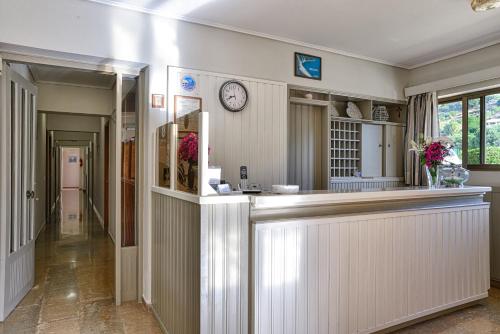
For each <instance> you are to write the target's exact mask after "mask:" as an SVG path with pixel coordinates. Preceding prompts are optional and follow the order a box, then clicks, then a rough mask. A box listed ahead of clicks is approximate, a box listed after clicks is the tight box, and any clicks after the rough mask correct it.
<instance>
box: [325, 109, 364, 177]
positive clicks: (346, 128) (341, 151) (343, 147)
mask: <svg viewBox="0 0 500 334" xmlns="http://www.w3.org/2000/svg"><path fill="white" fill-rule="evenodd" d="M360 126H361V124H360V123H355V122H350V121H343V120H334V119H332V120H330V177H348V176H353V173H354V172H356V171H357V170H359V169H360V130H361V129H360Z"/></svg>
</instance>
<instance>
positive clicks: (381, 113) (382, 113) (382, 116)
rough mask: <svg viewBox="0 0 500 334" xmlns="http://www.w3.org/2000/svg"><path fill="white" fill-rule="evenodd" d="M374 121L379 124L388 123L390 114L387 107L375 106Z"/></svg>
mask: <svg viewBox="0 0 500 334" xmlns="http://www.w3.org/2000/svg"><path fill="white" fill-rule="evenodd" d="M373 120H374V121H379V122H387V121H388V120H389V113H388V112H387V107H386V106H375V107H374V108H373Z"/></svg>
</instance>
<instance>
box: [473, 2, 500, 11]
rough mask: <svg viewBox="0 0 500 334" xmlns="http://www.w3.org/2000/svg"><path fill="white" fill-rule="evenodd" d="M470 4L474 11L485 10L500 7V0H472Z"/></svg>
mask: <svg viewBox="0 0 500 334" xmlns="http://www.w3.org/2000/svg"><path fill="white" fill-rule="evenodd" d="M470 5H471V7H472V9H473V10H474V11H476V12H484V11H486V10H490V9H495V8H498V7H500V0H472V1H471V4H470Z"/></svg>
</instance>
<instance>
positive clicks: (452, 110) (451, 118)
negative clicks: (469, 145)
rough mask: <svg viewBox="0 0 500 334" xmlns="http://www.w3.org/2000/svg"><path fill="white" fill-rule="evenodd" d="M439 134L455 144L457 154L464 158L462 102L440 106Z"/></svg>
mask: <svg viewBox="0 0 500 334" xmlns="http://www.w3.org/2000/svg"><path fill="white" fill-rule="evenodd" d="M438 115H439V134H440V135H441V136H446V137H449V138H450V139H451V140H453V142H454V143H455V148H454V149H455V152H456V153H457V155H458V157H459V158H460V159H462V160H463V156H462V100H460V101H452V102H446V103H441V104H439V107H438Z"/></svg>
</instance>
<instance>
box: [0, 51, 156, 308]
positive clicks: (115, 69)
mask: <svg viewBox="0 0 500 334" xmlns="http://www.w3.org/2000/svg"><path fill="white" fill-rule="evenodd" d="M76 56H81V57H82V59H87V58H88V57H87V56H86V55H76ZM2 59H3V60H6V61H10V62H15V63H22V64H39V65H49V66H59V67H66V68H72V69H79V70H90V71H100V72H105V73H109V74H114V75H116V77H117V79H118V78H120V84H121V78H122V77H123V76H124V75H126V76H136V77H139V80H141V78H142V82H143V83H144V84H143V85H141V86H140V89H142V90H141V91H139V94H140V96H141V97H142V99H141V102H143V103H140V104H139V110H138V112H139V115H140V117H139V124H138V127H139V128H140V129H147V128H148V125H147V123H146V122H147V121H148V117H147V110H148V104H149V99H148V96H149V85H148V84H147V82H145V80H146V79H144V78H148V77H147V73H148V66H147V65H145V64H141V63H136V64H135V65H136V66H133V65H134V63H132V62H129V63H130V64H131V65H130V66H126V65H124V66H122V65H120V66H115V65H113V60H109V63H108V64H103V63H98V62H96V61H95V60H92V61H85V62H84V61H78V60H68V58H67V57H63V56H60V57H57V56H45V55H44V56H41V55H40V54H38V53H35V52H34V51H33V53H30V52H29V51H24V52H22V53H11V52H2V51H0V64H1V63H2ZM1 73H2V71H1V68H0V74H1ZM0 77H1V75H0ZM117 81H118V80H117ZM115 98H116V100H115V101H116V103H117V104H116V110H117V111H118V110H120V112H119V113H118V112H117V113H116V114H117V115H120V119H118V118H117V119H116V123H115V124H116V125H117V128H119V127H121V87H120V94H116V96H115ZM1 100H2V99H1V97H0V101H1ZM0 119H1V118H0ZM146 133H147V132H146V131H139V137H138V142H139V145H141V146H140V148H139V147H138V149H139V154H142V153H141V151H142V150H141V148H143V146H142V145H143V143H145V138H146ZM118 136H120V139H121V128H120V129H119V131H117V134H116V137H117V138H118ZM115 144H116V147H115V154H116V156H117V157H119V159H117V163H116V166H115V167H116V170H117V173H116V177H117V178H118V177H121V173H120V172H121V166H120V163H119V162H121V140H119V141H117V142H116V143H115ZM1 145H2V144H0V148H1ZM139 163H140V164H144V160H143V159H142V160H139ZM147 171H148V168H144V167H143V168H141V169H140V171H139V170H138V172H139V173H140V174H139V175H138V177H137V179H136V180H137V181H136V182H137V186H138V188H139V189H142V190H143V191H145V192H147V193H148V194H149V193H150V189H149V183H148V176H147V175H146V173H147ZM0 172H1V171H0ZM0 176H1V174H0ZM117 189H118V190H119V191H118V192H117V193H116V194H115V196H116V200H115V203H116V204H117V205H115V208H114V209H115V212H116V215H115V220H116V224H115V227H116V231H115V240H116V242H115V246H116V249H115V291H116V292H120V293H121V279H120V278H121V210H120V209H121V208H120V205H119V203H121V200H120V199H121V180H117ZM141 197H142V196H141ZM0 198H1V197H0ZM137 205H138V207H137V208H136V211H137V212H140V213H142V216H140V218H141V219H138V220H137V225H136V226H137V231H138V238H137V247H138V249H139V252H138V261H137V263H138V265H137V277H138V280H137V285H138V286H137V291H138V301H142V300H143V298H142V293H143V277H144V275H143V266H142V260H143V259H142V251H143V247H147V245H144V244H143V238H142V233H143V225H144V224H147V223H146V222H147V219H144V218H149V217H150V212H149V210H150V201H147V202H146V203H144V202H143V201H138V203H137ZM144 206H147V208H146V207H144ZM147 226H149V225H147ZM119 247H120V248H119ZM149 253H150V252H149ZM0 280H1V277H0ZM115 302H116V304H117V305H120V304H121V295H120V294H119V293H115Z"/></svg>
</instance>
